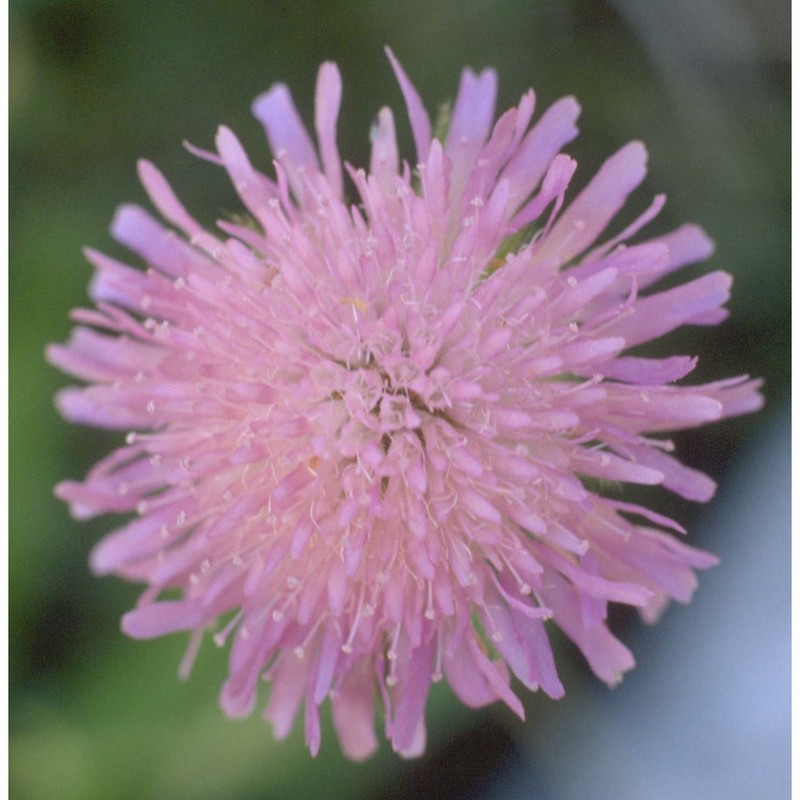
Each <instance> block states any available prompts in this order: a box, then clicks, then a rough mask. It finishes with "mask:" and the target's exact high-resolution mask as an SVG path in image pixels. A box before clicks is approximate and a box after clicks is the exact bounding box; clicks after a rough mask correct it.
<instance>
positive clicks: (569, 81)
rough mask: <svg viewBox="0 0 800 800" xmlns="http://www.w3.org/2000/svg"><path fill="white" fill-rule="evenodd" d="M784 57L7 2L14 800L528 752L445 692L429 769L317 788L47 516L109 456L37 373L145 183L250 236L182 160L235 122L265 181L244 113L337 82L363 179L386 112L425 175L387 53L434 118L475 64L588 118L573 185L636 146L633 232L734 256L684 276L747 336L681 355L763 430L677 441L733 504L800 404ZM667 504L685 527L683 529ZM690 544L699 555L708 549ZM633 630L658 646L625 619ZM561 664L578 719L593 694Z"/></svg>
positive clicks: (496, 4) (545, 711) (499, 719)
mask: <svg viewBox="0 0 800 800" xmlns="http://www.w3.org/2000/svg"><path fill="white" fill-rule="evenodd" d="M788 31H789V3H788V2H783V0H771V2H766V1H764V2H756V0H751V2H744V0H742V1H741V2H734V1H733V0H729V2H722V1H720V2H718V3H711V4H709V3H694V2H689V0H686V1H685V2H684V1H683V0H681V1H680V2H678V1H674V2H658V1H655V0H653V1H652V2H650V0H648V2H637V0H630V1H629V2H626V1H625V0H619V1H618V2H612V0H606V1H605V2H601V1H598V2H577V1H575V2H572V1H564V0H562V1H561V2H550V1H549V0H542V1H541V2H537V1H535V0H531V1H530V2H513V0H493V1H492V0H478V2H471V3H461V2H456V1H455V0H436V1H432V0H424V1H423V0H406V2H403V3H400V2H397V0H374V1H373V2H367V1H366V0H342V1H341V2H330V3H327V2H316V3H313V2H306V1H305V0H295V1H294V2H266V1H265V0H258V1H257V0H235V1H234V2H225V3H222V2H211V1H210V0H201V1H200V2H185V1H184V2H181V1H179V0H137V1H136V2H130V0H125V1H123V0H64V1H63V2H57V1H56V0H16V1H15V2H11V8H10V60H9V64H10V92H9V94H10V111H9V120H10V133H11V141H10V170H11V187H10V200H11V211H10V251H11V252H10V255H11V258H10V294H9V296H10V313H11V320H10V321H11V337H10V375H11V394H10V458H11V466H10V482H11V483H10V498H11V507H10V551H9V557H10V620H9V626H10V628H9V629H10V692H11V698H10V706H11V719H10V736H11V740H10V756H11V796H12V797H15V798H36V799H37V800H38V799H39V798H53V797H58V798H62V799H63V800H70V799H71V798H76V800H77V799H78V798H80V800H92V799H93V798H131V799H132V800H133V799H134V798H137V799H138V798H234V799H235V800H236V799H241V800H244V798H293V797H303V798H314V797H320V798H321V797H325V798H339V797H340V798H361V797H364V798H366V797H380V798H386V800H389V799H390V798H398V797H443V798H447V797H453V798H455V797H480V796H483V795H482V794H481V792H482V791H483V787H485V786H487V785H489V783H490V782H491V778H492V775H494V774H496V773H497V771H498V770H501V769H502V768H503V765H504V764H505V763H506V762H507V761H509V759H511V758H513V757H515V754H517V753H518V752H519V743H520V742H521V741H524V739H525V736H526V726H525V725H523V724H521V723H519V722H517V721H515V720H514V719H512V717H511V715H510V714H509V713H506V712H505V711H503V710H500V709H488V710H485V711H482V712H469V711H466V710H464V709H462V708H461V707H460V706H459V705H458V703H456V702H455V701H454V699H453V698H452V696H451V694H450V693H449V690H448V689H447V688H446V687H445V686H443V685H439V686H437V687H436V689H435V690H434V692H433V698H432V702H431V705H430V708H429V724H430V730H431V733H430V744H429V747H428V753H427V755H426V756H425V758H424V759H422V760H420V761H417V762H411V763H404V762H401V761H400V760H398V759H397V758H396V757H395V756H394V755H393V754H392V753H391V752H390V751H389V749H388V748H387V747H386V746H385V745H384V746H383V747H382V749H381V751H380V753H379V754H378V756H377V757H376V758H374V759H373V760H372V761H370V762H368V763H367V764H366V765H361V766H354V765H352V764H349V763H347V762H345V761H344V760H343V759H342V758H341V756H340V755H339V751H338V746H337V744H336V742H335V740H334V738H333V736H332V735H331V732H330V730H328V732H327V733H328V735H327V736H325V735H323V746H322V752H321V754H320V755H319V757H318V758H317V759H316V760H313V761H312V760H311V759H310V757H309V756H308V755H307V753H306V751H305V749H304V747H303V744H302V736H301V734H300V732H299V731H296V732H295V734H294V735H293V736H292V737H291V739H290V740H289V741H288V742H286V743H283V744H275V743H274V742H273V740H272V735H271V731H270V730H269V729H268V728H267V727H266V726H264V725H263V723H262V722H261V720H260V719H259V717H258V714H256V715H254V717H253V718H252V719H249V720H247V721H244V722H237V723H233V722H229V721H227V720H225V719H224V718H223V717H222V715H221V713H220V712H219V711H218V709H217V705H216V693H217V691H218V687H219V684H220V682H221V680H222V677H223V675H224V672H225V654H224V653H223V652H220V651H217V650H215V649H214V648H213V647H205V648H204V650H203V651H202V652H201V655H200V658H199V661H198V664H197V667H196V669H195V672H194V674H193V676H192V678H191V679H190V681H189V682H188V683H179V682H178V680H177V663H178V661H179V659H180V656H181V654H182V652H183V648H184V646H185V641H184V639H183V638H182V637H179V636H174V637H168V638H166V639H164V640H161V641H156V642H149V643H141V642H133V641H130V640H128V639H126V638H124V637H123V636H122V634H121V633H120V632H119V628H118V619H119V617H120V615H121V614H122V613H123V612H124V611H125V610H126V609H127V608H129V607H130V606H131V604H132V603H133V602H134V600H135V598H136V596H137V594H138V587H135V586H128V585H125V584H123V583H122V582H120V581H117V580H115V579H105V580H98V579H95V578H93V577H92V576H91V575H90V573H89V570H88V566H87V554H88V552H89V549H90V548H91V546H92V544H93V543H94V542H95V541H96V540H97V539H98V538H99V537H100V536H101V535H102V534H103V532H105V531H106V530H108V529H109V528H110V526H111V521H110V520H99V521H97V522H93V523H90V524H80V525H78V524H75V523H73V522H72V521H71V520H70V519H69V517H68V514H67V511H66V509H65V508H64V507H63V506H62V505H61V504H60V503H58V502H57V501H56V500H55V499H54V498H53V496H52V486H53V484H55V483H56V482H57V481H59V480H61V479H63V478H64V477H73V478H77V477H79V476H81V475H82V474H83V473H84V472H85V471H86V469H87V468H88V467H89V465H90V464H91V463H93V461H94V460H96V459H97V458H98V457H99V456H100V455H101V454H102V453H104V452H106V451H107V450H108V449H109V448H110V447H111V446H112V445H113V443H114V442H115V440H116V437H113V436H107V435H103V434H99V433H96V432H88V431H87V430H85V429H79V428H76V427H70V426H68V425H66V424H65V423H63V422H62V421H61V420H60V419H59V418H58V417H57V416H56V414H55V412H54V410H53V406H52V400H51V398H52V395H53V393H54V391H55V390H56V389H57V388H58V387H59V386H61V385H64V383H65V379H64V378H63V377H62V376H60V375H59V374H57V373H56V372H55V370H53V369H51V368H49V367H47V366H46V365H45V363H44V360H43V355H42V354H43V348H44V346H45V344H46V343H48V342H51V341H63V340H64V339H65V338H66V337H67V335H68V331H69V328H70V324H69V322H68V319H67V313H68V311H69V309H70V308H73V307H76V306H80V305H84V304H85V303H86V300H85V287H86V284H87V282H88V280H89V277H90V269H89V266H88V265H87V264H86V263H85V262H84V260H83V257H82V255H81V247H82V246H84V245H87V244H90V245H92V246H95V247H97V248H98V249H100V250H104V251H106V252H109V253H111V254H117V255H124V254H123V252H122V251H121V249H120V248H119V247H118V246H117V245H116V244H114V243H113V242H111V240H110V237H109V235H108V233H107V228H108V224H109V222H110V219H111V216H112V213H113V210H114V208H115V206H116V205H117V204H119V203H122V202H129V201H135V202H141V203H146V198H145V196H144V192H143V191H142V189H141V188H140V187H139V186H138V184H137V181H136V176H135V161H136V159H137V158H139V157H146V158H149V159H151V160H152V161H154V162H155V163H156V164H158V165H159V167H160V168H161V169H162V170H163V171H164V172H165V174H166V175H167V176H168V178H169V179H170V180H171V182H172V183H173V186H174V187H175V188H176V190H177V191H178V194H179V195H180V196H181V197H182V198H183V199H184V201H185V202H186V205H187V207H188V208H189V209H190V210H192V211H193V212H196V214H197V216H198V217H199V218H200V219H202V220H205V221H207V222H208V223H211V222H212V221H213V220H214V219H215V218H216V217H218V216H219V215H220V214H221V213H225V212H228V211H231V210H236V208H237V205H236V201H235V199H234V196H233V193H232V191H231V189H230V188H229V187H228V186H227V185H226V179H225V178H224V174H223V173H222V170H218V169H216V168H214V167H213V166H210V165H207V164H204V163H200V162H198V161H196V160H195V159H194V158H193V157H191V156H190V155H189V154H188V153H187V152H186V151H185V150H184V149H183V148H182V147H181V141H182V140H183V139H188V140H189V141H191V142H193V143H194V144H197V145H200V146H203V147H208V148H211V147H213V145H212V142H213V137H214V133H215V130H216V127H217V125H218V124H220V123H223V122H224V123H225V124H227V125H228V126H230V127H231V128H233V129H234V130H235V131H236V132H237V134H238V135H239V136H240V138H241V139H242V141H243V142H244V144H245V146H246V147H247V149H248V151H249V153H250V154H251V157H252V158H253V161H254V163H255V164H256V165H259V166H261V167H262V168H263V169H265V170H269V158H270V157H269V153H268V150H267V148H266V145H265V143H264V141H263V137H262V134H261V131H260V126H259V125H258V124H257V123H256V122H255V120H253V119H252V118H251V117H250V114H249V106H250V102H251V100H252V99H253V98H254V97H255V96H256V95H257V94H259V93H260V92H262V91H264V90H265V89H267V88H268V87H269V86H270V85H271V84H272V83H273V82H275V81H284V82H286V83H288V84H289V85H290V86H291V88H292V91H293V93H294V96H295V99H296V101H297V103H298V106H299V107H300V109H301V113H303V115H304V116H305V118H306V120H310V119H311V106H312V101H313V87H314V80H315V76H316V69H317V65H318V64H319V63H320V62H321V61H322V60H325V59H333V60H335V61H337V62H338V64H339V66H340V68H341V70H342V73H343V78H344V86H345V89H344V91H345V93H344V101H343V108H342V114H341V118H340V126H339V139H340V149H341V151H342V153H343V154H344V156H345V157H346V158H347V159H348V160H350V161H352V162H353V163H356V164H365V163H366V162H367V158H368V130H369V127H370V123H371V121H372V119H373V117H374V115H375V114H376V112H377V111H378V109H379V108H380V106H381V105H384V104H390V105H392V106H393V107H394V108H395V110H396V111H397V112H398V114H397V119H398V127H399V128H400V130H401V141H402V143H403V144H404V145H405V148H406V149H405V153H406V155H410V154H411V150H410V149H409V145H410V142H411V137H410V133H409V132H408V130H407V126H406V125H405V118H404V115H403V114H402V111H401V109H402V106H401V97H400V92H399V90H398V88H397V86H396V84H395V81H394V79H393V76H392V74H391V70H390V69H389V66H388V63H387V61H386V59H385V57H384V54H383V50H382V47H383V45H384V44H386V43H388V44H390V45H391V46H392V47H393V49H394V51H395V53H396V54H397V56H398V57H399V58H400V60H401V61H402V63H403V64H404V66H405V68H406V70H407V71H408V73H409V75H410V76H411V77H412V79H413V81H414V82H415V83H416V85H417V87H418V89H419V90H420V93H421V95H422V96H423V98H424V100H425V102H426V105H427V106H428V108H429V110H431V111H435V109H436V107H437V104H438V103H440V102H442V101H444V100H447V99H448V98H452V97H453V95H454V92H455V90H456V87H457V84H458V76H459V71H460V69H461V67H462V66H464V65H471V66H473V67H474V68H480V67H484V66H494V67H496V68H497V69H498V72H499V76H500V97H499V104H498V107H499V110H504V109H505V108H507V107H509V106H510V105H512V104H514V103H515V102H516V101H517V100H518V98H519V96H520V95H521V94H522V93H523V92H524V91H525V90H526V89H527V88H528V87H529V86H533V87H534V88H535V89H536V91H537V97H538V102H537V110H538V111H539V112H541V110H542V109H544V108H545V107H546V106H547V105H548V104H549V103H550V102H552V101H553V100H555V99H557V98H558V97H560V96H562V95H564V94H575V95H576V96H577V97H578V98H579V100H580V102H581V104H582V106H583V115H582V117H581V122H580V126H581V136H580V138H579V139H578V140H577V141H576V142H575V143H573V144H572V145H569V146H568V148H567V149H568V152H569V153H570V154H572V155H573V156H575V157H576V158H577V159H578V161H579V165H580V166H579V171H578V175H577V177H576V180H575V181H574V183H575V184H576V185H578V186H582V185H584V184H585V183H586V181H587V180H588V178H589V177H590V176H591V175H592V173H593V171H594V170H595V169H596V168H597V166H598V165H599V164H600V163H601V162H602V160H603V159H604V158H605V157H606V156H607V155H609V154H610V153H611V152H613V151H614V150H615V149H616V148H618V147H619V146H621V145H622V144H623V143H625V142H626V141H628V140H630V139H633V138H637V139H643V140H644V141H645V142H646V143H647V144H648V147H649V151H650V175H649V177H648V180H647V182H646V185H645V187H644V188H643V189H641V190H640V191H639V192H638V193H637V194H636V196H635V198H634V200H633V202H632V204H631V207H630V211H629V212H628V213H629V214H630V215H632V214H633V213H634V211H635V209H636V208H641V207H644V205H645V204H646V203H647V202H648V201H649V199H650V197H651V196H652V194H654V193H655V192H657V191H665V192H666V193H667V194H668V197H669V202H668V205H667V208H666V209H665V211H664V212H663V213H662V215H661V217H660V218H659V219H658V220H657V221H656V222H655V223H654V224H653V225H652V226H651V228H650V229H649V230H650V231H655V232H660V231H666V230H669V229H670V228H672V227H674V226H676V225H677V224H679V223H680V222H682V221H684V220H694V221H697V222H699V223H701V224H702V225H703V226H704V227H705V228H706V229H707V230H708V231H709V233H710V234H711V236H712V237H713V238H714V239H715V240H716V242H717V246H718V248H717V253H716V255H715V256H714V259H713V261H712V262H711V263H710V264H708V265H702V266H701V267H695V268H692V270H691V271H687V277H690V276H693V275H695V274H698V273H699V272H700V271H705V270H707V269H710V268H712V267H713V268H723V269H726V270H728V271H730V272H731V273H732V274H733V275H734V277H735V285H734V294H733V299H732V301H731V303H730V309H731V312H732V316H731V319H730V320H729V321H727V322H726V323H725V324H724V325H723V326H721V327H719V328H718V329H714V330H703V332H702V336H701V337H698V336H697V332H696V331H689V332H679V333H677V334H675V335H673V336H672V337H671V339H670V340H669V342H668V347H667V349H668V350H669V351H671V352H689V353H696V354H699V355H700V356H701V364H700V368H699V370H698V373H697V378H698V379H709V378H715V377H722V376H725V375H734V374H739V373H741V372H749V373H751V374H755V375H762V376H764V377H765V378H766V381H767V398H768V400H767V406H766V409H765V411H764V412H763V413H762V415H761V417H757V418H747V419H744V420H734V421H730V422H727V423H724V424H722V425H718V426H716V427H713V428H709V429H707V430H704V431H702V432H699V433H694V434H692V435H691V436H690V437H680V440H681V442H680V445H681V454H682V455H683V457H684V459H685V460H686V461H688V462H689V463H691V464H693V465H696V466H699V467H701V468H703V469H706V470H707V471H709V472H710V473H712V474H713V475H714V476H715V477H716V478H717V479H719V480H721V481H722V482H724V479H725V474H726V470H727V469H728V468H729V467H730V466H731V465H732V464H733V462H734V461H735V459H736V456H737V454H738V453H739V451H740V449H741V448H742V447H743V446H745V445H746V444H747V440H748V438H752V437H756V436H758V435H759V431H760V430H761V427H762V426H763V425H764V424H765V422H764V421H765V420H766V419H768V417H769V415H770V414H772V413H774V412H775V411H776V409H779V408H780V407H781V406H782V405H783V404H784V403H785V402H787V401H788V396H789V382H788V375H789V327H790V326H789V321H790V307H789V283H790V274H789V207H790V188H789V185H790V171H789V164H790V150H789V91H788V87H789V32H788ZM628 218H630V217H628ZM619 224H620V223H614V225H615V226H618V225H619ZM617 229H618V228H617ZM787 469H788V465H787ZM650 497H652V495H650ZM654 502H656V503H657V504H660V505H659V507H660V508H662V509H663V510H665V511H668V512H670V513H672V514H674V515H675V516H676V517H677V518H678V519H680V520H682V521H684V522H685V523H686V524H687V525H688V526H692V523H693V515H694V514H695V512H696V509H694V508H691V507H689V504H687V503H677V504H676V503H673V502H672V501H671V500H670V499H669V498H666V497H661V496H660V495H658V496H657V498H656V500H655V501H654ZM691 533H692V540H693V541H694V542H695V543H699V544H701V545H702V544H703V531H702V529H697V528H696V527H695V528H694V529H692V530H691ZM715 544H716V543H715ZM787 555H788V552H787ZM684 613H686V614H690V613H691V609H690V610H689V611H686V612H684ZM615 624H616V625H617V627H618V629H620V630H632V629H635V628H636V627H637V625H638V623H637V622H636V621H635V620H632V619H631V618H630V617H629V616H628V615H620V616H619V619H618V620H617V621H616V623H615ZM562 647H563V652H561V653H560V655H559V664H560V668H561V673H562V678H563V679H564V682H565V685H566V686H567V692H568V694H569V692H570V687H571V686H573V687H574V686H576V685H578V684H579V683H581V682H582V681H585V680H587V675H586V670H585V668H584V666H583V664H582V663H581V661H580V659H579V658H578V657H577V656H576V654H575V652H574V651H573V650H572V649H571V648H568V647H565V646H563V645H562ZM526 705H527V709H528V716H529V720H530V721H529V722H528V723H527V725H529V726H535V725H536V724H537V721H538V720H540V719H542V718H545V717H547V716H548V715H553V714H558V713H561V707H560V706H559V705H558V704H554V703H552V702H549V701H547V700H541V699H540V698H538V697H534V698H528V699H527V700H526ZM563 713H565V714H567V713H569V714H571V713H580V711H579V710H577V711H576V709H575V708H574V707H568V708H566V709H565V710H564V711H563Z"/></svg>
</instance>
